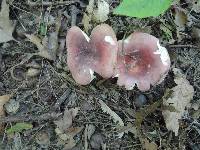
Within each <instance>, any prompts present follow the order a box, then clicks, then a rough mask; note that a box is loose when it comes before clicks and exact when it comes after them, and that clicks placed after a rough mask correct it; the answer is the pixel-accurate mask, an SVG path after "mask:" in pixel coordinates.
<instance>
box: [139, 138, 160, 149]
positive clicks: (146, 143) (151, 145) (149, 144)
mask: <svg viewBox="0 0 200 150" xmlns="http://www.w3.org/2000/svg"><path fill="white" fill-rule="evenodd" d="M142 143H143V145H142V146H143V148H144V149H145V150H157V149H158V145H157V144H156V143H154V142H149V140H148V139H147V138H145V139H142Z"/></svg>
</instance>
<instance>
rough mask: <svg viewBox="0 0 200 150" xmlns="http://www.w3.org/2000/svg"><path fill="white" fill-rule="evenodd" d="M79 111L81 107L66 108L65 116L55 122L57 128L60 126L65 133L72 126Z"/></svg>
mask: <svg viewBox="0 0 200 150" xmlns="http://www.w3.org/2000/svg"><path fill="white" fill-rule="evenodd" d="M78 111H79V108H71V109H68V108H65V111H64V115H63V117H62V118H61V119H60V120H58V121H54V123H55V124H56V125H57V128H59V130H60V131H61V132H62V133H64V132H65V131H67V129H68V128H69V127H71V125H72V120H73V119H74V118H75V116H76V115H77V113H78Z"/></svg>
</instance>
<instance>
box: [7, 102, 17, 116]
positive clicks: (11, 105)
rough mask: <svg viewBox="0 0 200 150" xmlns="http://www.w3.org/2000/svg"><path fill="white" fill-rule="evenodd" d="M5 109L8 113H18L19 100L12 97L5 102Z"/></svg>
mask: <svg viewBox="0 0 200 150" xmlns="http://www.w3.org/2000/svg"><path fill="white" fill-rule="evenodd" d="M5 109H6V112H7V113H10V114H16V112H17V111H18V110H19V102H18V101H16V100H15V99H11V100H10V101H9V102H8V103H6V104H5Z"/></svg>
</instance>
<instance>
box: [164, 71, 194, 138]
mask: <svg viewBox="0 0 200 150" xmlns="http://www.w3.org/2000/svg"><path fill="white" fill-rule="evenodd" d="M173 72H174V75H175V79H174V81H175V83H176V84H177V86H175V87H174V88H172V89H171V90H172V94H171V95H170V96H169V97H167V98H163V105H164V106H167V107H170V106H172V107H174V108H175V109H176V112H172V111H170V110H163V111H162V114H163V117H164V119H165V123H166V127H167V129H168V130H172V131H173V132H175V135H176V136H177V135H178V130H179V119H181V117H182V115H183V114H184V112H185V108H186V106H187V105H188V104H189V103H190V101H191V100H192V98H193V95H194V88H193V86H191V85H190V83H189V81H188V80H187V79H186V77H185V76H184V75H183V74H182V73H181V71H180V70H179V69H176V68H174V69H173Z"/></svg>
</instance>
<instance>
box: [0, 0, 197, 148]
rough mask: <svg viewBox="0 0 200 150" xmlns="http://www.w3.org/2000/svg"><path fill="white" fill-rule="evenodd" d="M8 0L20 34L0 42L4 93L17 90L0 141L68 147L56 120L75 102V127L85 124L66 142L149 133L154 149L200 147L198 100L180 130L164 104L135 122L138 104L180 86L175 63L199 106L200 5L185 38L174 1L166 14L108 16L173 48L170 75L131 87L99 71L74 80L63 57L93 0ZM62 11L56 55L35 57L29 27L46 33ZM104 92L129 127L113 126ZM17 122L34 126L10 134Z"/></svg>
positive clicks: (94, 143) (133, 141)
mask: <svg viewBox="0 0 200 150" xmlns="http://www.w3.org/2000/svg"><path fill="white" fill-rule="evenodd" d="M107 2H108V3H109V5H110V8H111V11H112V9H113V8H115V7H116V6H117V5H119V0H113V1H112V0H107ZM185 2H186V1H181V3H180V5H179V6H181V7H182V9H184V10H187V11H189V10H191V7H190V6H189V5H183V4H185ZM9 4H10V19H11V20H13V21H15V22H16V26H15V30H14V32H13V37H14V39H15V40H12V41H9V42H7V43H1V44H0V95H6V94H12V97H11V99H10V100H9V103H8V104H6V105H4V109H5V111H6V116H5V117H3V118H1V119H0V122H1V123H5V124H4V126H5V128H4V130H3V132H2V133H1V134H0V140H1V143H0V149H5V150H18V149H20V150H21V149H28V150H29V149H33V150H34V149H35V150H36V149H37V150H40V149H41V150H42V149H52V150H53V149H55V150H62V149H68V148H66V147H67V146H66V145H67V144H68V143H69V141H65V140H66V139H65V140H64V143H63V142H60V141H59V139H60V136H59V134H58V133H57V132H56V131H55V129H56V128H57V126H56V124H55V121H57V120H59V119H60V118H62V117H63V114H64V112H65V110H66V109H69V110H70V109H72V108H78V109H79V111H78V113H77V114H76V116H75V117H74V118H73V121H72V125H71V126H70V129H71V128H73V129H75V128H76V127H81V129H82V130H81V131H80V132H78V133H77V134H75V135H74V137H73V140H74V141H73V142H74V143H75V144H74V146H72V147H73V148H69V149H73V150H79V149H80V150H81V149H86V146H87V148H88V149H110V150H117V149H124V150H129V149H130V150H131V149H144V144H145V142H144V139H147V141H149V145H151V146H152V143H153V144H154V145H156V147H157V148H156V149H181V150H182V149H188V150H189V149H191V150H198V149H200V122H199V121H200V119H199V114H200V111H199V109H198V108H197V109H196V110H195V109H194V108H192V107H191V108H190V109H188V110H187V115H185V116H184V117H183V118H182V119H181V120H180V125H179V126H180V129H179V134H178V136H175V134H174V133H173V132H172V131H169V130H167V128H166V126H165V121H164V119H163V116H162V107H161V105H158V106H156V107H155V108H154V109H153V111H151V112H149V113H147V114H146V115H145V117H144V118H142V122H141V127H140V128H138V127H137V126H136V124H135V123H136V121H137V117H136V114H137V113H138V112H140V113H144V112H145V111H147V112H148V108H149V106H152V105H154V104H155V103H156V102H159V100H161V99H162V97H163V96H164V94H165V92H166V90H167V89H170V88H173V87H174V86H176V84H175V82H174V74H173V71H172V69H173V68H178V69H181V70H182V72H183V74H185V75H186V78H187V80H188V81H189V82H190V84H191V85H192V86H193V87H194V91H195V93H194V97H193V100H192V101H191V105H192V106H199V104H200V102H199V101H200V63H199V62H200V48H199V46H200V44H199V41H200V40H199V39H200V37H198V36H194V32H193V29H194V28H200V24H199V17H200V16H199V13H197V12H195V11H191V14H190V15H191V16H192V17H193V19H192V20H190V25H186V27H185V30H184V31H182V32H181V38H180V37H179V36H178V34H177V31H178V29H177V27H176V25H175V23H174V10H173V8H171V9H169V10H168V11H167V12H166V13H165V14H164V15H161V16H159V17H150V18H146V19H137V18H131V17H125V16H117V15H113V14H112V12H110V14H109V18H108V19H107V21H105V22H104V23H107V24H109V25H110V26H111V27H113V29H114V31H115V33H116V34H117V38H118V39H122V38H123V37H126V36H127V35H129V34H130V33H132V32H133V31H144V32H147V33H150V34H152V35H154V36H156V37H158V38H159V39H160V41H162V43H163V45H164V46H165V47H166V48H167V49H168V52H169V54H170V57H171V69H170V71H169V73H168V75H167V76H166V78H165V80H164V81H163V82H162V83H161V84H159V85H157V86H154V87H152V88H151V89H150V90H149V91H147V92H141V91H139V90H138V89H137V87H136V88H134V90H131V91H127V90H126V89H125V88H123V87H119V86H117V85H116V81H117V79H115V78H113V79H102V78H101V77H99V76H98V75H96V76H97V78H95V79H94V81H92V83H91V84H89V85H87V86H80V85H77V84H76V83H75V81H74V80H73V78H72V76H71V74H70V71H69V69H68V67H67V63H66V59H67V57H66V56H67V55H66V53H67V51H66V46H65V45H64V44H65V37H66V34H67V30H68V29H69V28H70V27H71V26H73V25H74V24H75V25H77V26H79V27H80V28H81V29H83V30H84V24H83V23H82V18H83V15H84V13H85V12H86V7H87V5H88V1H87V0H73V1H53V2H50V1H38V3H35V2H34V1H29V0H24V1H20V0H12V1H9ZM59 18H60V20H61V24H60V28H59V33H58V39H57V42H58V48H57V52H56V56H55V57H56V59H55V60H49V59H47V58H44V57H41V56H38V55H34V56H32V57H30V55H31V54H33V53H36V52H38V49H37V46H36V45H35V44H34V43H32V42H30V41H28V40H27V38H26V36H25V35H24V33H26V34H34V35H37V36H38V37H39V38H41V39H44V38H45V37H49V36H50V34H51V33H52V32H55V31H56V23H55V22H57V19H59ZM55 20H56V21H55ZM97 24H99V23H96V22H92V21H91V22H90V25H91V28H90V30H89V31H88V32H89V33H90V32H91V29H92V28H93V27H95V26H96V25H97ZM163 26H164V27H166V28H168V27H169V28H168V29H170V32H166V31H165V30H164V28H163ZM195 33H196V32H195ZM169 34H170V35H171V36H169ZM198 34H200V32H199V33H198ZM172 40H173V42H171V41H172ZM63 43H64V44H63ZM31 69H32V70H31ZM28 71H29V72H28ZM99 100H102V101H103V102H104V103H105V104H106V105H107V106H108V107H109V108H110V109H111V110H112V111H114V112H115V113H116V114H117V115H118V116H119V117H120V118H121V119H122V120H123V122H124V124H125V126H128V129H118V128H116V124H117V123H116V122H114V121H113V120H112V118H111V117H110V115H109V114H107V113H105V112H103V111H102V109H101V105H100V104H99ZM20 122H21V123H28V124H31V125H32V127H31V128H30V129H28V130H23V131H20V132H15V133H12V134H7V133H6V131H7V130H8V129H10V128H11V127H12V126H14V125H15V124H16V123H20ZM86 127H87V128H89V129H90V128H95V129H94V132H93V133H92V135H91V137H90V138H88V139H86V138H85V136H86ZM135 127H136V128H137V129H136V131H135V130H134V129H135ZM120 130H121V131H123V132H124V134H123V136H122V137H119V133H120ZM128 130H129V132H128ZM146 143H147V142H146ZM150 148H151V149H152V150H153V149H155V148H152V147H150Z"/></svg>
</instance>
